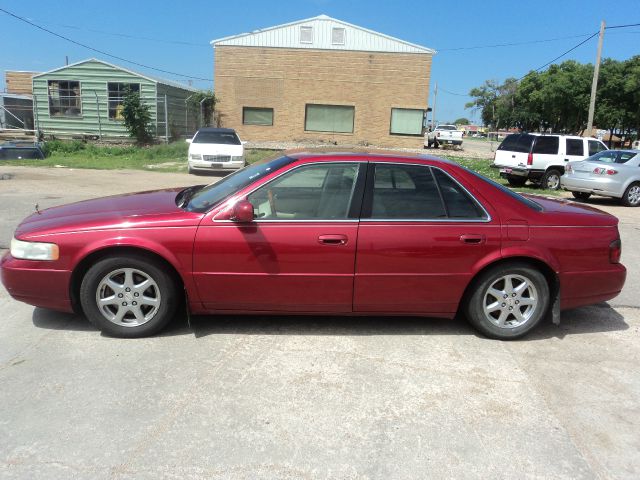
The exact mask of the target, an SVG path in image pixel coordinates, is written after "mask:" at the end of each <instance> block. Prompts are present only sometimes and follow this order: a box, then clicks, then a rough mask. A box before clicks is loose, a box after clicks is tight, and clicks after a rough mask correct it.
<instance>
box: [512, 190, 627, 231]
mask: <svg viewBox="0 0 640 480" xmlns="http://www.w3.org/2000/svg"><path fill="white" fill-rule="evenodd" d="M521 195H522V196H524V197H527V198H529V199H530V200H533V201H534V202H536V203H537V204H538V205H540V206H541V207H542V208H543V209H544V211H543V212H542V215H543V217H544V218H545V221H546V222H547V223H549V224H552V225H567V226H570V225H574V226H606V227H608V226H615V225H618V218H617V217H615V216H613V215H611V214H609V213H607V212H603V211H602V210H599V209H597V208H594V207H592V206H589V205H584V204H582V203H577V202H574V201H571V200H568V199H564V198H552V197H543V196H541V195H529V194H521Z"/></svg>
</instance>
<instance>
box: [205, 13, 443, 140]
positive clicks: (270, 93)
mask: <svg viewBox="0 0 640 480" xmlns="http://www.w3.org/2000/svg"><path fill="white" fill-rule="evenodd" d="M211 45H212V46H213V47H214V56H215V62H214V63H215V68H214V77H215V89H216V97H217V98H218V101H219V103H218V105H217V113H218V119H219V123H221V124H222V125H223V126H226V127H231V128H235V129H236V130H238V132H239V133H240V135H241V136H242V137H243V138H245V139H247V140H254V141H268V140H276V141H280V140H299V141H309V142H331V143H338V144H366V143H370V144H380V145H384V146H418V145H419V143H420V141H419V139H418V138H417V137H420V136H421V134H422V123H423V118H424V113H425V111H426V108H427V101H428V98H427V96H428V90H429V77H430V71H431V58H432V56H433V55H434V54H435V51H434V50H432V49H430V48H426V47H423V46H420V45H416V44H413V43H410V42H407V41H404V40H401V39H398V38H394V37H391V36H389V35H385V34H383V33H379V32H375V31H372V30H369V29H367V28H363V27H360V26H357V25H353V24H351V23H347V22H344V21H341V20H337V19H334V18H331V17H328V16H326V15H320V16H318V17H313V18H308V19H304V20H299V21H296V22H291V23H286V24H283V25H277V26H274V27H269V28H265V29H261V30H255V31H253V32H249V33H241V34H238V35H233V36H229V37H225V38H221V39H218V40H213V41H212V42H211Z"/></svg>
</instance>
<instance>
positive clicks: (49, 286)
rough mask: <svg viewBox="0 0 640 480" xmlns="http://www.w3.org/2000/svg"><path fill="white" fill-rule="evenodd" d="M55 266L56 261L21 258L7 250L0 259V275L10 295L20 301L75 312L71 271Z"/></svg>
mask: <svg viewBox="0 0 640 480" xmlns="http://www.w3.org/2000/svg"><path fill="white" fill-rule="evenodd" d="M53 266H54V265H53V264H52V262H44V261H35V260H20V259H17V258H13V257H12V256H11V254H10V253H6V254H5V255H4V256H3V257H2V259H0V279H1V280H2V284H3V285H4V287H5V288H6V289H7V292H9V295H11V296H12V297H13V298H15V299H16V300H18V301H20V302H24V303H28V304H29V305H34V306H36V307H42V308H50V309H52V310H59V311H62V312H69V313H72V312H73V307H72V305H71V299H70V298H69V282H70V280H71V272H69V271H67V270H56V269H55V268H52V267H53Z"/></svg>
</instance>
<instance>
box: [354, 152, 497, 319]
mask: <svg viewBox="0 0 640 480" xmlns="http://www.w3.org/2000/svg"><path fill="white" fill-rule="evenodd" d="M370 169H372V170H374V172H373V175H371V174H369V175H368V180H367V187H366V193H365V200H364V205H363V216H362V219H361V223H360V232H359V234H358V254H357V259H356V276H355V286H354V311H356V312H393V313H421V314H432V315H443V316H451V315H452V314H453V313H454V312H455V311H456V309H457V307H458V303H459V301H460V298H461V296H462V294H463V291H464V289H465V288H466V286H467V284H468V283H469V280H470V279H471V276H472V274H473V271H474V268H475V267H476V265H477V264H478V263H479V262H480V261H481V260H482V259H483V258H484V257H486V256H488V255H490V254H492V253H495V254H496V255H497V256H499V250H500V224H499V221H498V219H497V218H491V216H490V215H489V213H488V212H487V210H486V209H485V208H484V207H483V206H482V205H481V204H480V203H479V202H478V201H477V200H475V199H474V198H473V197H472V196H471V195H470V194H469V192H468V191H467V190H466V189H465V188H464V187H462V186H461V185H460V184H459V183H458V182H457V181H456V180H454V179H453V178H452V177H451V176H450V175H449V174H448V173H446V172H444V171H443V170H441V169H439V168H436V167H429V166H427V165H402V164H395V163H387V164H385V163H378V164H375V165H373V164H372V166H371V167H370Z"/></svg>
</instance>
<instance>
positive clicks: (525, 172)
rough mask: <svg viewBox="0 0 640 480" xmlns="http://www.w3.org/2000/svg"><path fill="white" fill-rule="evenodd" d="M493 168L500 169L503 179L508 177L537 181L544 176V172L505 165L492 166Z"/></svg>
mask: <svg viewBox="0 0 640 480" xmlns="http://www.w3.org/2000/svg"><path fill="white" fill-rule="evenodd" d="M491 166H492V167H493V168H499V169H500V176H501V177H502V178H507V177H522V178H529V179H531V180H537V179H539V178H541V177H542V175H544V170H534V169H529V168H522V167H507V166H504V165H495V164H494V165H491Z"/></svg>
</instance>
